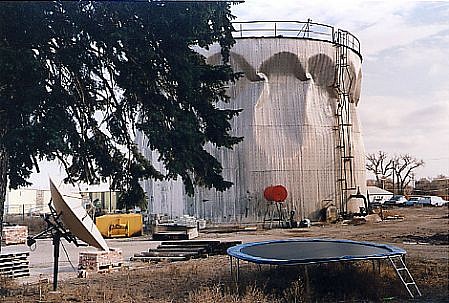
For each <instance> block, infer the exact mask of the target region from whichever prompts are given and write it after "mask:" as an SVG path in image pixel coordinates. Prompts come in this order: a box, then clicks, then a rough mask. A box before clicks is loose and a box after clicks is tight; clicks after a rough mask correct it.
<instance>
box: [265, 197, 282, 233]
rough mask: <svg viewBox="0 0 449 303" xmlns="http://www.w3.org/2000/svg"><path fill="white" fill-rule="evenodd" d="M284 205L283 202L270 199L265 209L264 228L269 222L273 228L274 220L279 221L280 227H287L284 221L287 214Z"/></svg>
mask: <svg viewBox="0 0 449 303" xmlns="http://www.w3.org/2000/svg"><path fill="white" fill-rule="evenodd" d="M282 206H283V203H282V202H274V201H270V202H268V203H267V208H266V209H265V213H264V216H263V228H265V224H266V223H267V222H269V228H270V229H271V228H272V226H273V221H277V222H278V224H279V225H278V226H279V227H285V226H284V222H285V220H286V218H287V216H286V214H285V209H284V208H283V207H282Z"/></svg>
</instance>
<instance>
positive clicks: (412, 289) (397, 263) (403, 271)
mask: <svg viewBox="0 0 449 303" xmlns="http://www.w3.org/2000/svg"><path fill="white" fill-rule="evenodd" d="M388 259H390V262H391V264H393V267H394V269H395V271H396V273H397V275H398V276H399V278H400V279H401V281H402V284H404V286H405V288H406V289H407V291H408V293H409V294H410V297H412V298H415V297H416V296H418V297H421V296H422V294H421V291H420V290H419V288H418V285H416V283H415V280H413V277H412V274H411V273H410V271H409V270H408V268H407V266H406V265H405V262H404V259H403V257H402V255H398V256H390V257H388Z"/></svg>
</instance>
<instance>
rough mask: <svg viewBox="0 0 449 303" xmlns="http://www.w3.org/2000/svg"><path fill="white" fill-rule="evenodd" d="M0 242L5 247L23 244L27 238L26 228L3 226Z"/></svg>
mask: <svg viewBox="0 0 449 303" xmlns="http://www.w3.org/2000/svg"><path fill="white" fill-rule="evenodd" d="M2 233H3V237H2V240H3V242H4V243H5V245H12V244H24V243H25V242H26V240H27V237H28V227H27V226H19V225H17V226H5V227H3V232H2Z"/></svg>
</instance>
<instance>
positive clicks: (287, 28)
mask: <svg viewBox="0 0 449 303" xmlns="http://www.w3.org/2000/svg"><path fill="white" fill-rule="evenodd" d="M232 24H233V26H234V33H233V37H234V39H241V38H296V39H309V40H317V41H324V42H331V43H333V44H336V45H342V46H346V47H347V48H349V49H351V50H353V51H354V52H355V53H356V54H357V55H358V56H360V58H362V55H361V52H360V41H359V39H357V37H356V36H354V35H353V34H351V33H350V32H348V31H346V30H342V29H338V28H335V27H333V26H331V25H327V24H322V23H316V22H312V21H311V20H310V19H309V20H307V21H244V22H233V23H232Z"/></svg>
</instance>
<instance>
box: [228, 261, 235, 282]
mask: <svg viewBox="0 0 449 303" xmlns="http://www.w3.org/2000/svg"><path fill="white" fill-rule="evenodd" d="M229 261H230V263H231V266H230V271H231V279H232V280H234V272H233V270H232V262H233V260H232V256H229Z"/></svg>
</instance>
